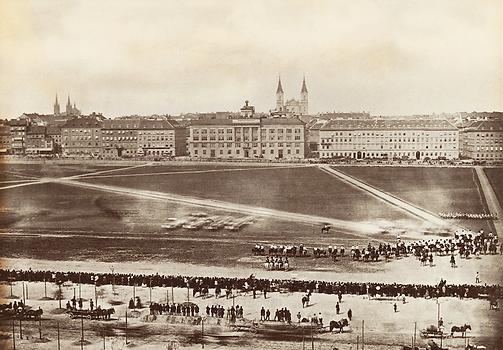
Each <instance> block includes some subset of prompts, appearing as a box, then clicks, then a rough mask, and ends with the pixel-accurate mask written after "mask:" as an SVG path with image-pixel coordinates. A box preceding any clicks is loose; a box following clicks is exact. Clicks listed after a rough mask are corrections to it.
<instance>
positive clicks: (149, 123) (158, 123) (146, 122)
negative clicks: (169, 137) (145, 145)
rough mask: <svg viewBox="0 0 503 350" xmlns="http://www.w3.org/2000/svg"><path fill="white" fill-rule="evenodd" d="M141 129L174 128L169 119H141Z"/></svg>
mask: <svg viewBox="0 0 503 350" xmlns="http://www.w3.org/2000/svg"><path fill="white" fill-rule="evenodd" d="M139 128H140V129H159V130H161V129H173V125H171V123H170V122H168V121H167V120H156V119H141V120H140V127H139Z"/></svg>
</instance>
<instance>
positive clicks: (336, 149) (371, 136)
mask: <svg viewBox="0 0 503 350" xmlns="http://www.w3.org/2000/svg"><path fill="white" fill-rule="evenodd" d="M319 153H320V158H332V157H350V158H358V159H362V158H385V157H388V158H402V157H408V158H410V159H424V158H427V157H428V158H431V159H434V158H438V157H445V158H447V159H457V158H459V131H457V130H456V131H455V130H408V129H406V130H404V129H398V130H365V129H361V130H320V145H319Z"/></svg>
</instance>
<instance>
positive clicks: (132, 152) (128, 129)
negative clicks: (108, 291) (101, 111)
mask: <svg viewBox="0 0 503 350" xmlns="http://www.w3.org/2000/svg"><path fill="white" fill-rule="evenodd" d="M139 127H140V119H139V118H124V119H106V120H104V121H103V124H102V129H101V135H102V146H103V149H102V155H103V156H104V157H106V158H116V157H126V158H128V157H135V156H136V155H137V153H138V148H139V142H138V129H139Z"/></svg>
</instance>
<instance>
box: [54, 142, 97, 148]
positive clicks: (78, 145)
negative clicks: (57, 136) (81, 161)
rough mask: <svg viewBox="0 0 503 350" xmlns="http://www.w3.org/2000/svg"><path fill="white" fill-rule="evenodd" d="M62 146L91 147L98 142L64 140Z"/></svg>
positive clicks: (95, 145)
mask: <svg viewBox="0 0 503 350" xmlns="http://www.w3.org/2000/svg"><path fill="white" fill-rule="evenodd" d="M63 146H65V147H93V146H94V147H98V146H99V144H98V143H97V142H96V143H94V145H93V143H92V142H65V143H64V144H63Z"/></svg>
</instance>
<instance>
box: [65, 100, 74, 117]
mask: <svg viewBox="0 0 503 350" xmlns="http://www.w3.org/2000/svg"><path fill="white" fill-rule="evenodd" d="M72 109H73V108H72V103H71V102H70V95H68V99H67V101H66V109H65V112H66V115H72V114H73V113H72Z"/></svg>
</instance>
